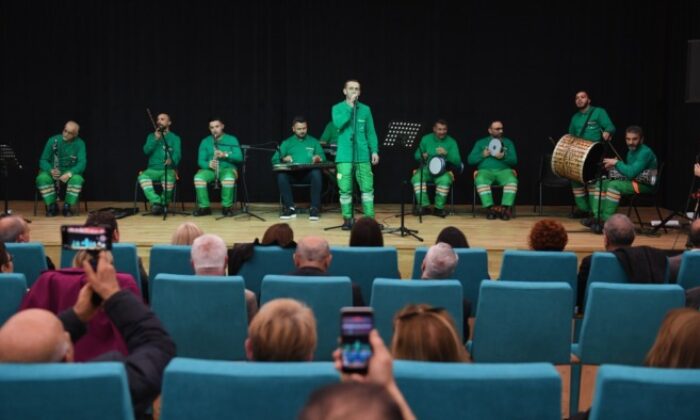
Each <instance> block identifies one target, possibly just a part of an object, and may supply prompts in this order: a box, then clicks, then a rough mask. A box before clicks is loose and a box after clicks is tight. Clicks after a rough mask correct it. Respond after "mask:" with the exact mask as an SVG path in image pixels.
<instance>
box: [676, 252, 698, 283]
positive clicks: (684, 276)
mask: <svg viewBox="0 0 700 420" xmlns="http://www.w3.org/2000/svg"><path fill="white" fill-rule="evenodd" d="M676 282H677V283H678V284H680V285H681V287H683V288H684V289H686V290H688V289H692V288H693V287H698V286H700V252H685V253H683V256H682V257H681V265H680V268H679V269H678V280H677V281H676Z"/></svg>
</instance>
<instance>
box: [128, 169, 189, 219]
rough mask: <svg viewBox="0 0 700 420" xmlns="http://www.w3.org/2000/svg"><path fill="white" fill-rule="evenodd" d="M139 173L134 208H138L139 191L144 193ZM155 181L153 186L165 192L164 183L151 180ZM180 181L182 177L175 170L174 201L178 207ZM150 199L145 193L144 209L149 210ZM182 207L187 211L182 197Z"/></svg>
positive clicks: (135, 185) (135, 188)
mask: <svg viewBox="0 0 700 420" xmlns="http://www.w3.org/2000/svg"><path fill="white" fill-rule="evenodd" d="M138 175H141V171H139V174H138ZM138 175H137V176H136V182H135V184H134V205H133V208H135V209H136V208H138V207H137V205H136V203H138V202H139V192H141V195H143V190H142V189H141V184H139V178H138ZM151 182H152V183H153V188H156V187H158V188H160V190H161V194H162V193H163V192H164V191H162V190H163V183H162V182H161V181H151ZM179 183H180V177H179V176H178V174H177V172H175V185H174V186H173V201H172V202H173V203H175V206H176V207H177V202H178V195H177V190H178V188H177V186H178V184H179ZM148 204H149V203H148V200H147V199H146V196H145V195H143V209H144V211H148ZM180 207H181V209H182V211H185V201H184V200H183V199H182V197H180Z"/></svg>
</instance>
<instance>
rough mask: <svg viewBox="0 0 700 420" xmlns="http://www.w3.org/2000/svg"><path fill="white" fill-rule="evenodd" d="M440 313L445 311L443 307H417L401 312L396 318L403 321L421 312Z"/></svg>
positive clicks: (421, 313)
mask: <svg viewBox="0 0 700 420" xmlns="http://www.w3.org/2000/svg"><path fill="white" fill-rule="evenodd" d="M430 313H432V314H442V313H445V308H440V307H436V308H417V309H414V310H412V311H409V312H406V313H404V314H401V315H400V316H399V317H398V318H397V319H399V320H401V321H405V320H407V319H411V318H413V317H415V316H417V315H423V314H430Z"/></svg>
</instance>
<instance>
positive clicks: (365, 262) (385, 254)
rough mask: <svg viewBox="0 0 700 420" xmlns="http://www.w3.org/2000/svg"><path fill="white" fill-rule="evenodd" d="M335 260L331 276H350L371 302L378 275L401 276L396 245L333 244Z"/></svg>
mask: <svg viewBox="0 0 700 420" xmlns="http://www.w3.org/2000/svg"><path fill="white" fill-rule="evenodd" d="M331 255H333V260H332V261H331V266H330V267H329V269H328V275H329V276H348V277H350V279H351V280H352V281H353V282H354V283H355V284H357V285H358V286H360V289H361V290H362V297H363V298H364V301H365V302H369V301H370V299H371V297H372V282H373V281H374V279H375V278H377V277H385V278H400V277H401V275H400V274H399V263H398V254H397V252H396V248H394V247H387V246H385V247H367V246H352V247H347V246H332V247H331Z"/></svg>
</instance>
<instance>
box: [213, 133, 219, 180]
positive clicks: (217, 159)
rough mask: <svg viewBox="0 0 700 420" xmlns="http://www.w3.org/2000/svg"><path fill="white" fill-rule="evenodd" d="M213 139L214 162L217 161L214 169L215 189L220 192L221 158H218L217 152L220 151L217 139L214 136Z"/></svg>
mask: <svg viewBox="0 0 700 420" xmlns="http://www.w3.org/2000/svg"><path fill="white" fill-rule="evenodd" d="M211 137H212V138H213V139H214V143H213V144H214V160H216V169H214V189H215V190H218V189H219V188H220V186H219V184H220V183H219V158H217V157H216V152H218V151H219V148H218V147H216V137H214V135H213V134H212V135H211Z"/></svg>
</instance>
